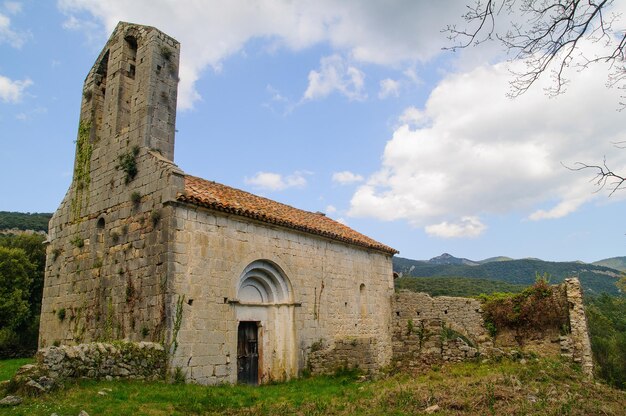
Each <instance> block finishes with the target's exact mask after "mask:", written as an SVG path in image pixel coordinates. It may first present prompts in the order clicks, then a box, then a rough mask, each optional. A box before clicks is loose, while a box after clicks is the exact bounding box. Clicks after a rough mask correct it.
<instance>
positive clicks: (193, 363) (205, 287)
mask: <svg viewBox="0 0 626 416" xmlns="http://www.w3.org/2000/svg"><path fill="white" fill-rule="evenodd" d="M173 225H174V227H175V229H176V232H175V243H174V270H173V276H172V279H171V282H172V285H173V287H172V289H171V291H172V292H173V293H177V296H179V297H180V299H184V301H183V302H181V304H180V305H181V308H182V322H181V326H180V330H179V331H178V333H177V343H178V347H177V350H176V352H175V354H174V356H173V358H172V366H174V367H181V368H183V369H184V370H185V371H186V373H187V377H188V378H189V379H190V380H194V381H196V382H199V383H205V384H215V383H219V382H230V383H234V382H236V381H237V368H236V356H237V350H236V348H237V328H238V322H239V321H256V322H258V323H259V336H260V340H259V346H260V355H261V357H260V364H259V365H260V372H261V376H260V378H261V380H260V381H269V380H281V379H287V378H291V377H295V376H297V375H298V373H299V372H300V371H302V370H303V369H305V368H306V365H307V362H308V356H309V352H310V350H311V345H313V344H314V343H316V342H318V341H319V340H320V339H321V340H323V342H325V343H326V344H328V345H329V347H331V348H332V347H334V345H335V342H337V341H336V340H342V339H361V338H376V339H377V343H376V344H375V345H373V352H372V357H373V358H372V359H373V360H374V362H375V363H376V365H377V366H384V365H386V364H388V363H389V361H390V359H391V332H390V327H391V298H392V296H393V278H392V273H391V256H390V255H388V254H385V253H381V252H377V251H374V250H368V249H364V248H359V247H355V246H350V245H347V244H343V243H339V242H336V241H334V240H328V239H325V238H323V237H318V236H314V235H311V234H305V233H300V232H297V231H293V230H290V229H286V228H282V227H277V226H271V225H268V224H266V223H261V222H256V221H254V220H250V219H246V218H241V217H237V216H228V215H223V214H220V213H216V212H213V211H209V210H206V209H203V208H198V207H196V206H188V205H177V206H176V218H175V222H174V223H173ZM257 260H263V261H267V262H269V263H271V264H273V265H275V267H276V268H277V269H280V270H281V271H282V273H283V274H284V276H285V278H286V280H287V281H288V286H289V287H290V293H289V296H288V299H287V301H285V303H282V304H280V305H251V304H246V303H245V302H243V301H241V300H239V299H238V293H237V291H238V286H239V284H240V278H241V276H242V273H243V271H244V270H245V269H246V268H247V267H248V266H249V265H250V264H252V263H253V262H255V261H257ZM183 297H184V298H183ZM339 342H341V341H339Z"/></svg>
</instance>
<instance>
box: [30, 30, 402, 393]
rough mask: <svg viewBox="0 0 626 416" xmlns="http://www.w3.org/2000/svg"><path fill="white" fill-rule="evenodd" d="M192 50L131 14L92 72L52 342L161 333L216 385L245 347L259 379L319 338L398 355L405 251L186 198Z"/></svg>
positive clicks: (183, 365)
mask: <svg viewBox="0 0 626 416" xmlns="http://www.w3.org/2000/svg"><path fill="white" fill-rule="evenodd" d="M178 58H179V44H178V42H177V41H175V40H174V39H172V38H170V37H168V36H167V35H165V34H163V33H162V32H160V31H158V30H157V29H155V28H151V27H147V26H140V25H135V24H130V23H120V24H118V26H117V27H116V29H115V31H114V32H113V34H112V35H111V38H110V39H109V41H108V42H107V44H106V45H105V47H104V49H103V51H102V53H101V54H100V56H99V57H98V60H97V61H96V64H95V65H94V66H93V68H92V69H91V71H90V72H89V74H88V76H87V79H86V80H85V85H84V90H83V100H82V106H81V116H80V122H79V126H78V137H77V140H76V158H75V165H74V177H73V181H72V184H71V186H70V189H69V190H68V192H67V195H66V196H65V198H64V200H63V202H62V203H61V206H60V207H59V209H58V210H57V212H56V213H55V214H54V216H53V217H52V220H51V221H50V236H49V245H48V248H47V253H48V256H47V264H46V276H45V283H44V295H43V303H42V312H41V330H40V337H39V346H40V348H45V347H50V346H51V345H64V346H68V345H75V344H81V343H85V342H92V341H100V342H103V341H112V340H132V341H154V342H159V343H162V344H163V345H165V347H166V350H167V352H168V357H169V366H170V369H171V370H172V371H174V369H180V370H182V373H184V374H185V375H186V377H187V379H189V380H192V381H195V382H198V383H204V384H214V383H221V382H230V383H234V382H237V381H238V377H239V376H238V372H239V371H240V370H241V363H240V362H239V361H238V358H240V355H241V354H239V353H238V349H251V350H250V351H249V354H248V356H251V357H254V360H255V361H254V365H258V375H253V376H252V378H253V379H252V380H248V381H247V382H253V383H256V382H267V381H271V380H284V379H289V378H291V377H295V376H297V375H298V374H299V373H300V372H301V371H303V370H305V369H306V365H307V363H308V361H309V360H308V356H309V353H310V350H311V345H313V344H314V343H315V342H317V341H318V340H320V339H324V340H326V342H327V343H328V345H329V347H330V348H335V346H339V347H340V348H339V349H341V348H342V347H341V345H344V344H342V342H344V340H352V339H362V338H368V339H375V341H376V342H372V343H370V344H368V345H370V346H371V347H370V355H371V359H370V361H371V367H372V368H374V367H381V366H384V365H386V364H388V363H389V361H390V359H391V351H392V348H391V333H390V330H389V328H390V324H391V309H390V308H391V297H392V295H393V279H392V266H391V256H392V255H393V253H394V252H395V251H394V250H393V249H391V248H389V247H386V246H384V245H381V244H380V243H376V242H374V241H373V240H371V239H368V238H367V237H365V236H362V235H360V234H359V235H358V236H357V240H358V239H359V238H363V241H365V243H363V241H355V240H354V236H355V235H356V234H358V233H356V234H355V232H354V231H353V230H350V229H348V228H347V227H345V226H343V225H341V224H338V223H336V222H334V221H332V220H329V219H326V220H325V224H327V225H328V224H329V223H331V224H330V227H331V229H330V230H328V229H324V230H322V231H319V230H318V231H319V232H315V223H316V222H318V221H317V218H318V217H316V214H314V213H306V212H303V211H299V210H296V209H295V208H292V207H285V206H281V207H278V208H277V209H279V210H287V211H288V212H289V213H293V212H295V211H298V212H299V213H300V214H299V213H298V212H296V214H294V215H304V216H305V217H306V218H308V219H311V218H312V216H313V217H314V218H313V220H312V221H310V223H311V224H309V225H306V226H302V227H300V226H295V225H292V226H289V224H290V223H289V221H287V220H285V221H282V222H280V221H279V222H276V221H265V222H264V221H260V220H259V221H258V220H256V217H253V218H250V217H249V216H248V217H246V216H245V215H243V214H242V215H235V214H233V215H231V214H229V213H226V212H222V211H220V209H219V207H216V209H211V208H210V207H209V208H207V207H201V206H199V205H198V204H194V203H193V201H194V200H193V198H191V202H190V201H187V200H185V199H184V198H183V199H181V196H185V195H187V194H186V178H187V177H188V176H187V175H185V174H184V173H183V172H182V171H181V170H180V169H179V168H178V167H177V166H176V165H175V164H174V162H173V157H174V132H175V126H174V123H175V114H176V90H177V82H178V75H177V74H178ZM262 203H263V204H270V205H271V204H277V203H274V202H273V201H269V200H266V201H262ZM289 215H291V214H289ZM259 216H260V218H261V219H263V218H264V214H263V213H260V214H259ZM319 218H320V220H321V219H322V217H319ZM333 224H334V225H333ZM307 227H309V228H307ZM311 227H312V228H311ZM333 227H334V228H337V229H338V231H337V232H336V233H335V232H334V231H333V229H332V228H333ZM341 227H343V228H341ZM324 233H326V234H324ZM246 330H247V331H248V332H252V333H253V334H251V335H254V338H253V339H252V338H251V339H248V340H247V341H241V340H240V339H239V338H240V337H241V333H242V331H243V332H245V331H246ZM368 365H369V364H368ZM251 374H252V373H251ZM255 374H256V373H255Z"/></svg>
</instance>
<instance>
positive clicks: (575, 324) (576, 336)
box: [562, 278, 593, 376]
mask: <svg viewBox="0 0 626 416" xmlns="http://www.w3.org/2000/svg"><path fill="white" fill-rule="evenodd" d="M563 284H564V285H565V292H566V296H567V303H568V306H569V323H570V334H569V340H565V339H564V340H563V342H562V343H564V344H565V343H567V341H569V345H571V358H572V360H573V361H574V362H576V363H579V364H580V365H581V367H582V370H583V372H584V373H585V374H587V375H588V376H591V375H593V354H592V351H591V341H590V339H589V328H588V326H587V317H586V316H585V307H584V305H583V291H582V288H581V287H580V281H579V280H578V279H573V278H570V279H565V282H564V283H563ZM563 349H564V350H565V351H564V352H565V353H567V352H568V351H567V350H566V349H565V348H563Z"/></svg>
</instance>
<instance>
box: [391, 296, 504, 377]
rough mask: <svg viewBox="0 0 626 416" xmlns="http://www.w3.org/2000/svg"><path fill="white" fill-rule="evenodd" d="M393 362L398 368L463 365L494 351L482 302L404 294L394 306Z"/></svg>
mask: <svg viewBox="0 0 626 416" xmlns="http://www.w3.org/2000/svg"><path fill="white" fill-rule="evenodd" d="M392 308H393V309H392V310H393V313H394V316H393V322H392V325H393V326H392V335H393V358H394V361H395V362H396V365H397V366H404V367H416V366H420V365H423V364H429V363H435V362H441V361H463V360H467V359H471V358H475V357H477V356H478V355H479V354H480V353H481V352H482V351H483V350H485V349H487V348H491V347H492V342H491V337H489V335H488V333H487V330H486V329H485V327H484V322H483V317H482V312H481V308H480V302H479V301H477V300H475V299H469V298H456V297H449V296H442V297H435V298H433V297H431V296H429V295H428V294H426V293H415V292H409V291H404V290H403V291H400V292H398V293H396V295H395V297H394V302H393V306H392Z"/></svg>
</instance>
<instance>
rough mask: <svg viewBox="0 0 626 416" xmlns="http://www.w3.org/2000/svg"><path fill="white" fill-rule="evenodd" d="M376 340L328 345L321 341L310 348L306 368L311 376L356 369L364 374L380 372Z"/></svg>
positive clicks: (365, 339)
mask: <svg viewBox="0 0 626 416" xmlns="http://www.w3.org/2000/svg"><path fill="white" fill-rule="evenodd" d="M377 343H378V341H377V339H376V338H370V337H365V338H352V339H339V340H336V341H335V343H334V345H332V346H331V345H328V344H326V343H325V342H324V341H323V340H321V341H318V342H317V343H314V344H313V345H312V346H311V352H310V353H309V357H308V361H309V362H308V365H307V368H308V370H309V371H310V372H311V374H313V375H320V374H332V373H334V372H336V371H338V370H343V369H358V370H359V371H362V372H364V373H366V374H376V373H378V372H379V370H380V365H379V363H378V362H377V359H376V354H377Z"/></svg>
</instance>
